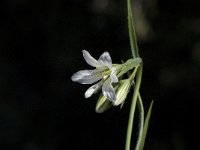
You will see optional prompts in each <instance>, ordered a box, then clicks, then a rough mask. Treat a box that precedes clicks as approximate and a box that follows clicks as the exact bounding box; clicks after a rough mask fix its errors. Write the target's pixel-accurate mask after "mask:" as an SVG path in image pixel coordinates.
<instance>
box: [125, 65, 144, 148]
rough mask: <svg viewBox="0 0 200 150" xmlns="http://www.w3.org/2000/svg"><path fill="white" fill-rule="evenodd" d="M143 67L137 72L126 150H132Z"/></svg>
mask: <svg viewBox="0 0 200 150" xmlns="http://www.w3.org/2000/svg"><path fill="white" fill-rule="evenodd" d="M142 67H143V66H142V64H141V66H140V67H138V71H137V75H136V84H135V88H134V92H133V98H132V102H131V108H130V114H129V121H128V128H127V134H126V145H125V150H130V146H131V134H132V129H133V120H134V114H135V107H136V102H137V98H138V93H139V89H140V84H141V79H142Z"/></svg>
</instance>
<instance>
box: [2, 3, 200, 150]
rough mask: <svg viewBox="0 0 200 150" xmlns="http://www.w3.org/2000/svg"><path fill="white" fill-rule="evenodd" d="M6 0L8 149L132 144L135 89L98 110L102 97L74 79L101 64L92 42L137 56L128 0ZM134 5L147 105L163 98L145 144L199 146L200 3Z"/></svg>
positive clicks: (188, 149)
mask: <svg viewBox="0 0 200 150" xmlns="http://www.w3.org/2000/svg"><path fill="white" fill-rule="evenodd" d="M0 3H1V4H0V149H1V150H61V149H62V150H63V149H67V150H68V149H69V150H70V149H72V150H78V149H84V150H111V149H112V150H122V149H124V143H125V136H126V127H127V121H128V115H129V106H130V101H131V95H130V97H128V98H127V100H126V103H125V105H124V107H123V109H122V110H120V109H119V108H118V107H117V108H116V107H115V108H112V109H111V110H109V111H107V112H105V113H103V114H96V113H95V111H94V110H95V104H96V100H97V99H98V95H94V96H93V97H91V98H90V99H85V98H84V92H85V90H86V89H87V88H88V87H89V85H81V84H77V83H73V82H72V81H71V79H70V78H71V75H72V74H73V73H75V72H76V71H78V70H80V69H87V68H88V69H89V68H90V69H91V67H90V66H88V65H87V64H86V62H85V61H84V59H83V57H82V50H83V49H87V50H88V51H89V52H90V53H91V54H92V55H93V56H94V57H95V58H98V57H99V56H100V55H101V54H102V53H103V52H104V51H109V52H110V55H111V57H112V59H113V62H114V63H120V62H121V60H124V61H125V60H126V59H128V58H130V57H131V52H130V46H129V39H128V30H127V17H126V15H127V12H126V0H82V1H81V0H67V1H65V0H56V1H47V0H46V1H45V0H43V1H34V0H32V1H31V0H4V1H1V2H0ZM134 12H135V13H134V15H135V20H136V28H137V35H138V41H139V43H138V44H139V48H140V55H141V57H142V58H143V60H144V74H143V81H142V87H141V93H142V97H143V101H144V106H145V110H146V111H147V109H148V106H149V104H150V102H151V100H152V99H154V100H155V103H154V106H153V112H152V116H151V120H150V126H149V132H148V135H147V140H146V144H145V148H144V149H145V150H193V149H198V148H196V147H198V145H199V144H198V137H196V136H198V128H199V124H198V123H197V122H198V121H199V114H198V113H199V111H198V109H199V104H200V101H199V100H200V96H199V76H200V70H199V66H200V38H199V37H200V11H199V1H198V0H190V1H189V0H175V1H172V0H168V1H167V0H166V1H162V0H143V1H142V0H134ZM136 115H137V114H136ZM135 128H137V120H136V124H135ZM136 132H137V131H136V130H135V131H134V139H135V137H136V135H137V133H136ZM134 139H133V141H134ZM133 145H134V142H133Z"/></svg>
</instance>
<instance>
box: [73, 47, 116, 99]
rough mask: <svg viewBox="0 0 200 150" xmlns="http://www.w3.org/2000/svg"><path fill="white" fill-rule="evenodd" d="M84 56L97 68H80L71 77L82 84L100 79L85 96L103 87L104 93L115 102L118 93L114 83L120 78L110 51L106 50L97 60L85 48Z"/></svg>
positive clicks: (87, 96)
mask: <svg viewBox="0 0 200 150" xmlns="http://www.w3.org/2000/svg"><path fill="white" fill-rule="evenodd" d="M83 57H84V59H85V61H86V62H87V63H88V64H89V65H90V66H93V67H96V69H94V70H80V71H78V72H77V73H75V74H73V76H72V77H71V79H72V81H74V82H79V83H81V84H93V83H95V82H97V81H99V80H100V81H99V82H97V83H96V84H94V85H93V86H91V87H90V88H89V89H88V90H87V91H86V92H85V98H89V97H90V96H92V94H94V93H96V92H97V91H98V90H99V89H100V88H101V87H102V93H103V95H104V96H105V97H106V98H107V99H109V100H110V101H112V102H114V101H115V100H116V94H115V90H114V88H113V86H112V83H117V82H118V78H117V76H116V73H117V71H116V69H115V67H113V66H112V59H111V57H110V55H109V53H108V52H104V53H103V54H102V55H101V56H100V57H99V59H98V60H96V59H94V58H93V57H92V56H91V55H90V54H89V52H88V51H86V50H83Z"/></svg>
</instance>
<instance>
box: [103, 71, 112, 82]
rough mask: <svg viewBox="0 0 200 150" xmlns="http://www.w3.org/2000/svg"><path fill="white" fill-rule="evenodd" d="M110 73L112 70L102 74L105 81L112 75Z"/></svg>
mask: <svg viewBox="0 0 200 150" xmlns="http://www.w3.org/2000/svg"><path fill="white" fill-rule="evenodd" d="M110 73H111V70H110V69H108V70H106V71H104V72H102V76H103V79H104V80H106V79H107V78H108V76H109V75H110Z"/></svg>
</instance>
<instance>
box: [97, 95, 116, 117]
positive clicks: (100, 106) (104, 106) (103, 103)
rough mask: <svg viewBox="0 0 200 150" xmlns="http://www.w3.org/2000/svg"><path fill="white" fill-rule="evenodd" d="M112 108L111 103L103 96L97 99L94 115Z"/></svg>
mask: <svg viewBox="0 0 200 150" xmlns="http://www.w3.org/2000/svg"><path fill="white" fill-rule="evenodd" d="M111 106H112V102H111V101H109V100H108V99H107V98H106V97H105V96H104V95H103V94H101V96H100V97H99V99H98V101H97V103H96V108H95V111H96V113H103V112H105V111H106V110H108V109H109V108H110V107H111Z"/></svg>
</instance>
